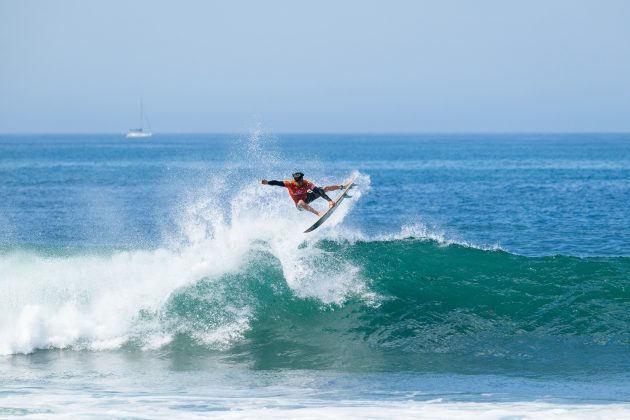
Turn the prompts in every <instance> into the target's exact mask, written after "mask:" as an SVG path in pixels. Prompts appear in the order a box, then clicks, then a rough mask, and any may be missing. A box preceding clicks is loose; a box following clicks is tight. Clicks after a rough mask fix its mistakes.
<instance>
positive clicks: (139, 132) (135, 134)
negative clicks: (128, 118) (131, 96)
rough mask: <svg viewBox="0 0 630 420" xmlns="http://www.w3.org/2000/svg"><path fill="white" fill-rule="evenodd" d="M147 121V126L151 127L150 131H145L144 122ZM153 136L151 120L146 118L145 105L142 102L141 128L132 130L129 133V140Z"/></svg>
mask: <svg viewBox="0 0 630 420" xmlns="http://www.w3.org/2000/svg"><path fill="white" fill-rule="evenodd" d="M145 119H146V121H147V125H148V127H149V131H144V120H145ZM152 135H153V134H152V133H151V124H150V123H149V119H148V118H145V116H144V105H143V103H142V100H141V101H140V128H131V129H129V131H128V132H127V138H128V139H129V138H141V137H151V136H152Z"/></svg>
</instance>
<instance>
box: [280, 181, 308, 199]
mask: <svg viewBox="0 0 630 420" xmlns="http://www.w3.org/2000/svg"><path fill="white" fill-rule="evenodd" d="M284 186H285V187H286V188H287V190H288V191H289V195H290V196H291V198H292V199H293V201H294V202H295V203H296V204H297V202H298V201H300V200H304V199H305V198H306V195H307V194H308V192H309V191H311V190H312V189H313V188H314V187H315V185H314V184H313V183H312V182H311V181H307V180H306V179H305V180H304V181H303V182H302V186H301V187H300V186H299V185H298V184H297V182H295V181H286V180H285V181H284Z"/></svg>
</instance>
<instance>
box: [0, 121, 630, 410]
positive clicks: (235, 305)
mask: <svg viewBox="0 0 630 420" xmlns="http://www.w3.org/2000/svg"><path fill="white" fill-rule="evenodd" d="M602 144H603V145H605V146H606V147H602V146H601V145H602ZM629 144H630V141H629V139H628V138H627V136H626V137H624V136H622V135H599V136H594V137H593V138H591V137H588V136H584V135H579V136H574V135H546V136H545V135H542V136H538V135H537V136H526V135H522V136H509V135H506V136H498V135H493V136H483V135H476V136H464V135H462V136H455V135H443V136H385V135H383V136H358V135H345V136H344V135H339V136H337V135H326V136H317V135H285V136H273V135H270V134H266V133H264V132H263V131H261V130H259V129H258V130H254V131H252V132H251V133H249V134H247V135H239V136H229V135H196V136H191V135H170V136H169V135H164V136H155V137H154V138H152V139H151V140H146V141H140V142H137V143H125V142H124V140H123V139H121V138H118V137H117V136H110V135H101V136H79V135H75V136H63V135H55V136H52V135H51V136H6V135H4V136H2V137H0V151H1V154H0V156H1V159H0V181H1V186H0V193H1V194H2V197H4V198H5V199H4V200H3V202H2V204H0V287H1V288H2V293H1V294H0V308H1V309H2V310H1V312H0V361H1V362H0V375H1V376H2V378H3V387H2V388H3V389H2V390H0V415H1V416H3V417H10V416H17V415H20V416H23V415H27V416H29V417H46V418H50V417H68V416H80V417H90V416H95V417H139V418H160V417H167V416H169V417H172V416H173V415H177V416H186V417H191V418H192V417H203V416H207V415H208V414H212V415H214V416H218V417H225V418H251V417H259V416H263V417H274V418H285V417H295V416H304V417H324V418H333V417H334V418H337V417H339V416H343V417H355V418H359V417H365V416H372V417H377V418H390V417H400V418H419V417H420V418H452V417H453V416H456V415H457V416H460V417H463V418H473V417H475V418H502V417H509V416H520V417H524V418H549V417H554V418H623V417H627V416H628V415H630V392H629V391H628V389H630V387H628V384H630V358H629V357H628V349H629V347H628V346H630V332H629V331H630V330H629V329H628V326H629V325H630V277H629V273H630V258H629V257H628V255H629V254H628V249H630V248H629V247H628V245H629V244H630V236H628V235H630V226H628V223H629V220H630V218H629V217H628V216H630V215H629V214H628V212H627V209H628V208H630V206H628V204H630V203H628V200H629V197H630V190H629V187H628V185H630V183H628V181H629V180H630V165H628V162H627V160H624V157H623V156H628V154H627V152H628V148H629V147H630V146H629ZM345 156H351V158H350V159H347V158H346V157H345ZM296 169H300V170H303V171H304V172H305V173H306V178H307V179H313V180H314V181H315V182H316V184H318V185H326V184H328V183H338V182H340V181H343V180H345V179H347V178H348V177H350V176H356V188H355V189H353V193H352V197H351V198H349V199H347V200H345V201H344V203H343V204H342V206H341V207H340V208H339V209H338V210H337V211H336V212H335V213H334V215H333V216H332V217H331V218H330V219H329V220H328V221H327V222H326V224H325V225H324V226H323V227H322V228H320V229H318V230H316V231H315V232H313V233H311V234H306V235H305V234H303V233H302V232H303V230H304V228H305V227H307V226H308V225H309V224H310V223H312V220H313V219H312V216H311V215H309V214H307V213H304V212H298V211H297V210H296V209H295V207H294V206H293V205H292V204H291V201H290V198H289V197H288V195H287V193H286V191H285V190H284V189H281V188H273V187H269V186H265V185H261V184H260V179H262V178H267V179H282V178H286V177H288V176H289V174H290V173H291V172H292V171H293V170H296ZM333 194H334V193H333ZM319 205H320V206H324V205H325V203H319ZM35 395H37V396H38V397H37V398H38V400H37V401H38V402H35Z"/></svg>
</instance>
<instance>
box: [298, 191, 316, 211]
mask: <svg viewBox="0 0 630 420" xmlns="http://www.w3.org/2000/svg"><path fill="white" fill-rule="evenodd" d="M318 198H319V194H317V193H314V192H313V191H309V192H307V193H306V198H304V202H305V203H306V204H308V203H311V202H313V201H315V200H317V199H318ZM295 207H297V208H298V210H303V209H302V207H300V206H298V204H297V203H295Z"/></svg>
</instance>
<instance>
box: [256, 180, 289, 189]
mask: <svg viewBox="0 0 630 420" xmlns="http://www.w3.org/2000/svg"><path fill="white" fill-rule="evenodd" d="M261 183H262V184H264V185H275V186H277V187H284V186H285V185H284V181H274V180H271V181H267V180H266V179H263V180H262V181H261Z"/></svg>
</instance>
